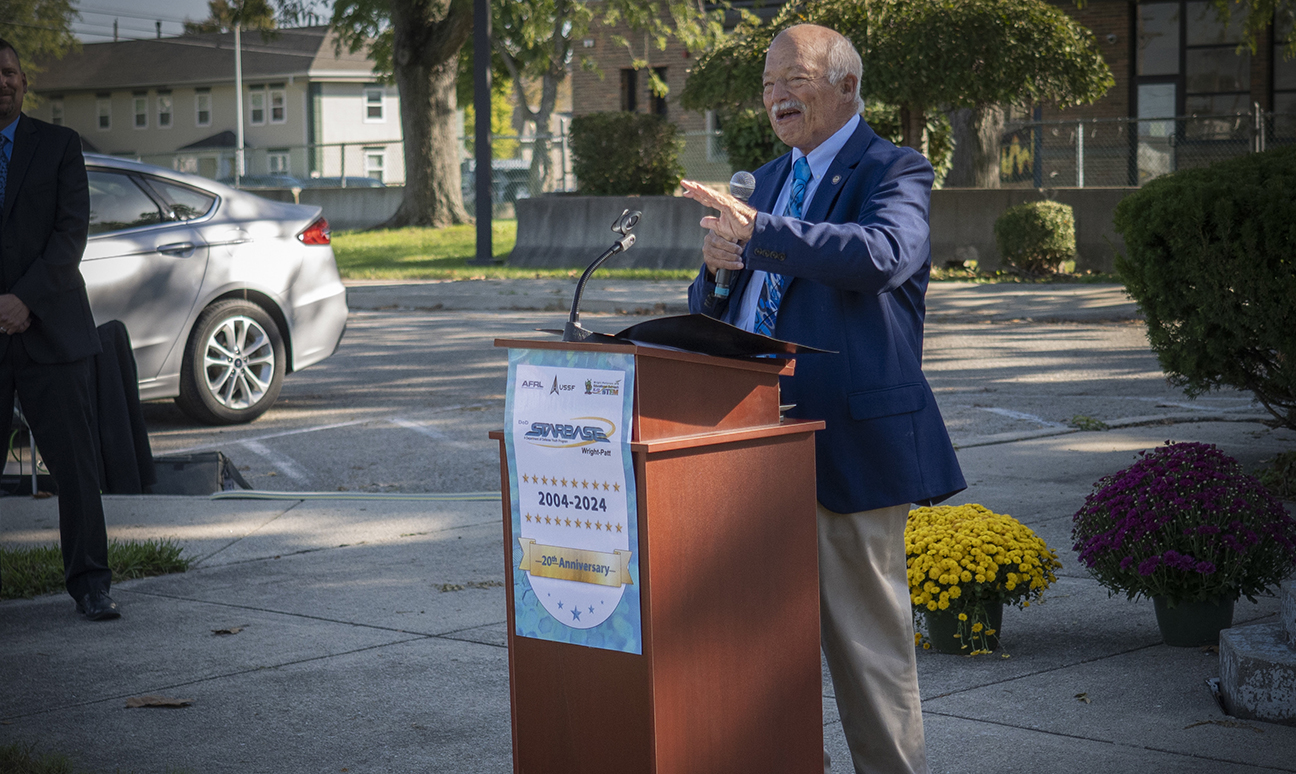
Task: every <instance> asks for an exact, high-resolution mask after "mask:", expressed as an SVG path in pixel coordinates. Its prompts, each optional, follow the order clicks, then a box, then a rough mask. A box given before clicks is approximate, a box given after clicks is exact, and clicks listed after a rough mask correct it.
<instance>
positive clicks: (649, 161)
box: [571, 113, 684, 196]
mask: <svg viewBox="0 0 1296 774" xmlns="http://www.w3.org/2000/svg"><path fill="white" fill-rule="evenodd" d="M683 148H684V140H683V138H681V137H678V136H677V133H676V129H675V124H672V123H670V122H669V121H667V120H666V119H664V118H662V117H661V116H656V115H648V114H645V113H591V114H589V115H586V116H580V117H578V118H573V119H572V122H571V150H572V170H573V171H574V172H575V173H576V179H577V181H579V188H580V192H581V193H583V194H589V195H592V196H629V195H634V194H639V195H643V196H669V195H670V194H672V193H674V192H675V187H676V186H678V185H679V181H680V180H681V179H683V177H684V166H683V165H682V164H680V161H679V155H680V151H681V150H683Z"/></svg>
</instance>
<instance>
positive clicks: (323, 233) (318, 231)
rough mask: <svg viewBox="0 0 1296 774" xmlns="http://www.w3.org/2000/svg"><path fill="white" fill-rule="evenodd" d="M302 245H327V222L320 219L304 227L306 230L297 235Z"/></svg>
mask: <svg viewBox="0 0 1296 774" xmlns="http://www.w3.org/2000/svg"><path fill="white" fill-rule="evenodd" d="M297 238H298V239H300V240H301V241H302V244H307V245H326V244H328V243H329V241H330V239H329V224H328V221H327V220H325V219H323V218H320V219H318V220H316V221H315V222H314V223H312V224H310V225H309V226H307V227H306V230H305V231H303V232H301V233H300V234H298V235H297Z"/></svg>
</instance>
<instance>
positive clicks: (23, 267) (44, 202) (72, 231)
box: [0, 114, 99, 363]
mask: <svg viewBox="0 0 1296 774" xmlns="http://www.w3.org/2000/svg"><path fill="white" fill-rule="evenodd" d="M89 221H90V191H89V186H88V184H87V182H86V170H85V158H84V157H83V156H82V155H81V138H80V136H79V135H77V133H76V132H74V131H72V130H71V129H68V128H66V127H62V126H54V125H53V124H47V123H45V122H44V121H37V120H36V119H34V118H32V117H31V116H28V115H26V114H23V116H22V117H21V118H19V119H18V129H17V133H16V134H15V135H14V146H13V155H12V156H11V157H10V160H9V176H8V179H7V181H6V185H5V198H4V211H3V213H0V293H13V294H14V295H16V296H18V298H20V299H21V300H22V302H23V303H24V304H26V305H27V308H28V309H30V310H31V315H32V323H31V327H30V328H28V329H27V330H26V331H25V332H23V333H20V334H16V337H21V338H22V343H23V347H24V348H25V349H26V350H27V354H28V355H29V356H30V357H31V359H32V360H33V361H35V362H37V363H67V362H72V361H74V360H80V359H82V358H85V357H90V356H91V355H94V354H96V353H98V352H99V335H98V333H97V332H96V331H95V324H94V316H93V315H92V314H91V313H90V302H89V300H88V299H87V298H86V291H85V280H83V279H82V278H81V270H80V264H81V254H82V253H84V252H85V246H86V231H87V229H88V227H89ZM12 338H14V337H11V336H8V335H5V334H3V333H0V358H3V357H4V356H5V354H6V353H7V352H8V349H9V343H10V341H11V340H12Z"/></svg>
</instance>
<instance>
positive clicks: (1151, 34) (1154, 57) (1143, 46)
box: [1136, 2, 1179, 75]
mask: <svg viewBox="0 0 1296 774" xmlns="http://www.w3.org/2000/svg"><path fill="white" fill-rule="evenodd" d="M1138 11H1139V12H1138V69H1137V73H1136V74H1137V75H1175V74H1176V73H1178V72H1179V3H1177V2H1175V3H1147V4H1145V5H1140V6H1139V8H1138Z"/></svg>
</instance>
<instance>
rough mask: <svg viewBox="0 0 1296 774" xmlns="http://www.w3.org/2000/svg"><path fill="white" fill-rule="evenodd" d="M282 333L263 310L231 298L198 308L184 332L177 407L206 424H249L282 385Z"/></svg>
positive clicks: (267, 406) (271, 403)
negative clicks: (188, 330)
mask: <svg viewBox="0 0 1296 774" xmlns="http://www.w3.org/2000/svg"><path fill="white" fill-rule="evenodd" d="M285 360H286V354H285V350H284V343H283V336H281V335H280V333H279V326H277V325H275V322H274V320H272V319H271V318H270V315H268V314H266V312H265V310H264V309H262V308H261V307H259V306H257V305H256V304H253V303H251V302H248V301H242V300H239V299H230V300H226V301H220V302H218V303H215V304H212V305H211V306H209V307H207V308H206V309H205V310H203V313H202V314H201V315H199V316H198V321H197V322H196V323H194V328H193V332H192V333H190V334H189V343H188V344H187V345H186V347H185V352H184V360H183V362H182V363H181V366H180V395H179V397H177V398H176V399H175V402H176V405H177V406H179V407H180V409H181V410H182V411H184V413H186V414H188V415H189V416H190V417H192V418H193V419H196V420H198V421H199V422H202V423H204V424H209V425H235V424H241V423H244V422H251V421H252V420H254V419H256V418H257V417H259V416H261V415H262V414H264V413H265V411H266V409H268V408H270V406H271V405H273V404H274V402H275V399H276V398H278V397H279V390H280V388H282V387H283V378H284V366H285V362H284V361H285Z"/></svg>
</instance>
